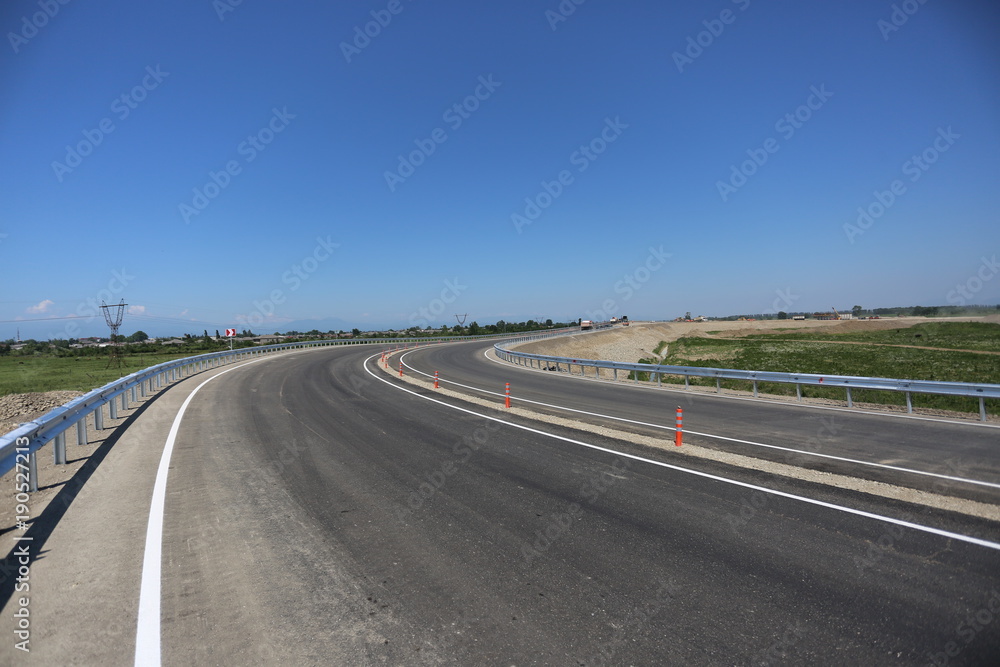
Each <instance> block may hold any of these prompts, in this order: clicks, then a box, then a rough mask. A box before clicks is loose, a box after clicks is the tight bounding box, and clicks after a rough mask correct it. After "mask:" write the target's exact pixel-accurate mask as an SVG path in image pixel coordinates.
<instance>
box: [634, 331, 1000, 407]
mask: <svg viewBox="0 0 1000 667" xmlns="http://www.w3.org/2000/svg"><path fill="white" fill-rule="evenodd" d="M916 334H921V335H920V337H919V338H917V337H916ZM833 340H844V341H854V342H861V343H870V344H869V345H864V344H862V345H840V344H836V343H827V342H820V341H833ZM879 344H881V345H879ZM887 344H888V345H925V346H928V347H936V348H940V349H933V350H925V349H915V348H906V347H885V346H884V345H887ZM998 348H1000V325H997V324H983V323H978V322H931V323H927V324H921V325H918V326H916V327H912V328H909V329H898V330H897V329H890V330H886V331H872V332H866V333H862V334H841V335H831V334H829V333H823V332H819V333H813V332H800V333H797V334H792V335H789V334H785V333H782V334H779V335H778V336H774V335H767V334H764V335H760V334H758V335H753V336H748V337H746V338H738V339H734V338H698V337H687V338H681V339H679V340H676V341H673V342H671V343H670V347H669V351H670V354H669V356H667V357H665V358H656V359H642V360H640V361H641V362H644V363H660V364H666V365H671V366H699V367H712V368H732V369H738V370H757V371H777V372H784V373H820V374H830V375H860V376H869V377H883V378H901V379H909V380H940V381H951V382H985V383H991V384H1000V355H993V354H976V353H974V352H963V351H959V350H963V349H965V350H988V351H993V350H996V349H998ZM642 375H643V374H640V379H646V378H643V377H642ZM663 381H665V382H666V381H669V382H679V383H683V378H679V377H673V378H670V379H668V378H666V377H664V378H663ZM691 383H692V384H696V385H706V386H714V385H715V381H714V380H711V379H697V378H692V379H691ZM722 386H723V387H724V388H728V389H738V390H750V389H752V384H751V383H750V382H744V381H736V380H724V381H723V382H722ZM759 389H760V391H761V392H764V393H768V394H776V395H787V396H794V395H795V385H790V384H778V383H760V385H759ZM802 394H803V396H807V397H816V398H830V399H834V400H844V398H845V393H844V391H843V390H842V389H834V388H829V389H828V388H825V387H806V386H803V388H802ZM912 396H913V404H914V406H916V407H928V408H939V409H943V410H957V411H962V412H977V411H978V410H979V404H978V401H976V400H975V399H971V398H969V399H966V398H961V397H951V396H932V395H921V394H913V395H912ZM853 398H854V400H855V401H857V402H868V403H880V404H887V405H905V403H906V398H905V395H904V394H902V393H897V392H887V391H869V390H856V391H854V392H853ZM987 411H988V412H990V413H991V414H995V413H996V412H997V411H1000V401H987Z"/></svg>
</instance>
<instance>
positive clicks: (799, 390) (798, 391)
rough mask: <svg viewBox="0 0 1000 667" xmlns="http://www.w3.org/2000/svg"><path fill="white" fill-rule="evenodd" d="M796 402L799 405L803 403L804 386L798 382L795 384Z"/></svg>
mask: <svg viewBox="0 0 1000 667" xmlns="http://www.w3.org/2000/svg"><path fill="white" fill-rule="evenodd" d="M795 400H796V401H798V402H799V403H801V402H802V385H800V384H799V383H798V382H796V383H795Z"/></svg>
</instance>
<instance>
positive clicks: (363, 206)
mask: <svg viewBox="0 0 1000 667" xmlns="http://www.w3.org/2000/svg"><path fill="white" fill-rule="evenodd" d="M560 8H561V9H560ZM570 9H571V10H572V12H570V11H569V10H570ZM46 11H47V12H48V15H46V13H45V12H46ZM560 12H561V13H560ZM0 28H2V30H3V33H4V35H5V38H4V43H3V44H0V54H2V55H0V85H2V87H3V91H4V95H3V101H2V103H0V155H2V160H0V183H2V188H3V204H4V205H3V207H2V209H0V267H2V268H0V281H2V292H0V320H3V321H4V322H3V323H2V325H0V338H7V337H12V336H13V335H14V332H15V328H17V327H19V328H20V329H21V335H22V337H27V336H35V337H40V338H48V337H67V334H69V335H74V336H85V335H100V334H102V333H105V332H106V330H107V329H106V326H105V325H104V323H103V320H102V319H101V317H100V314H99V313H98V312H97V311H96V310H95V309H94V305H100V302H101V300H102V299H103V300H106V301H108V302H109V303H112V302H113V303H117V302H118V301H119V300H120V299H124V300H125V301H126V302H127V303H128V304H130V312H129V313H128V314H127V315H126V317H125V323H124V325H123V327H122V331H123V332H124V333H131V332H132V331H135V330H137V329H142V330H144V331H147V332H149V333H151V334H154V335H156V334H172V333H183V332H185V331H187V332H192V333H195V332H197V333H200V332H201V330H202V329H205V328H207V329H209V330H213V329H223V328H226V327H229V326H233V327H237V328H252V329H253V330H254V331H257V332H269V331H282V330H286V329H288V328H289V325H290V324H292V323H295V324H297V325H301V324H302V321H303V320H310V319H318V320H322V321H323V323H324V325H323V326H320V328H321V329H324V330H325V329H326V328H329V326H334V325H335V323H338V322H341V323H342V324H336V326H335V328H342V327H343V328H348V329H349V328H351V327H353V326H357V327H359V328H361V329H366V328H380V327H392V328H405V327H408V326H410V325H412V324H419V325H423V324H431V325H439V324H441V323H447V324H454V322H455V318H454V314H456V313H458V314H466V313H467V314H468V316H469V320H470V321H471V320H477V321H479V322H480V323H481V324H482V323H492V322H495V321H496V320H498V319H500V318H504V319H507V320H515V321H520V320H525V319H528V318H535V319H538V318H542V319H544V318H552V319H554V320H569V319H574V320H575V319H576V318H578V317H584V318H587V317H591V318H594V317H600V316H601V315H609V316H610V315H623V314H624V315H628V316H629V317H631V318H632V319H669V318H673V317H676V316H677V315H680V314H683V313H684V312H685V311H691V312H692V313H694V314H705V315H719V316H721V315H728V314H735V313H743V312H746V313H760V312H767V311H776V310H796V311H798V310H806V311H808V310H826V309H828V308H829V307H830V306H835V307H837V308H845V309H849V308H850V307H851V306H853V305H855V304H859V305H862V306H864V307H877V306H893V305H916V304H921V305H932V304H946V303H954V304H958V303H959V302H965V303H990V304H992V303H997V302H998V301H1000V279H996V280H993V278H994V277H995V275H996V273H997V272H998V271H1000V269H998V268H997V266H996V261H995V255H996V254H997V252H998V250H1000V224H998V211H1000V188H998V187H997V175H998V173H1000V169H998V167H1000V57H998V56H1000V47H998V45H997V42H996V39H995V35H997V34H1000V11H998V8H997V6H996V3H993V2H979V1H972V0H959V1H957V2H943V1H940V0H928V1H927V2H924V3H923V4H921V3H920V2H919V1H918V0H909V1H908V2H896V3H891V2H873V1H871V0H845V1H843V2H839V3H828V2H809V1H798V2H777V1H773V2H763V1H762V0H736V1H731V0H714V1H711V2H689V3H663V2H653V1H644V2H637V1H633V2H609V1H608V0H587V1H586V2H582V4H579V5H577V4H575V3H574V2H572V0H566V1H564V2H562V3H560V2H557V1H556V0H548V1H538V2H528V1H522V0H512V1H509V2H497V3H467V2H457V1H437V2H432V1H430V0H398V1H393V2H390V1H389V0H376V1H365V2H361V1H357V2H355V1H351V2H337V3H325V2H297V1H290V2H282V3H270V2H242V3H240V4H238V5H236V4H233V2H232V0H217V1H216V2H212V1H211V0H174V1H171V2H155V1H153V2H142V3H85V2H70V3H68V4H66V5H60V4H58V2H56V1H55V0H42V1H41V2H39V1H38V0H35V1H33V2H22V1H14V2H5V3H4V6H3V9H0ZM366 31H367V33H368V34H367V35H366V34H365V33H366ZM915 156H916V157H917V161H914V160H913V158H914V157H915ZM859 208H860V209H861V210H862V211H863V212H867V213H868V216H869V217H867V218H865V217H862V218H861V219H860V220H859ZM958 287H961V288H962V289H961V290H960V291H956V290H957V288H958ZM74 315H75V316H76V318H75V319H73V320H47V321H42V322H37V321H29V320H38V319H40V318H57V317H67V316H74ZM15 320H16V321H15ZM326 324H329V326H326Z"/></svg>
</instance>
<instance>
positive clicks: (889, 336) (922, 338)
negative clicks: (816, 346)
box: [745, 322, 1000, 352]
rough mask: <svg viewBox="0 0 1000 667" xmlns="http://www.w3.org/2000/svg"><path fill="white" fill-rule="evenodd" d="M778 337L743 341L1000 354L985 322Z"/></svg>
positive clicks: (998, 331)
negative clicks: (846, 343)
mask: <svg viewBox="0 0 1000 667" xmlns="http://www.w3.org/2000/svg"><path fill="white" fill-rule="evenodd" d="M775 331H781V332H782V333H781V334H780V335H774V334H753V335H751V336H746V338H745V339H746V340H767V339H768V338H771V339H774V338H782V339H785V340H802V341H810V340H812V341H824V340H833V341H849V342H859V343H878V344H882V345H920V346H925V347H940V348H946V349H951V350H984V351H988V352H1000V324H992V323H988V322H924V323H921V324H918V325H916V326H912V327H901V328H899V329H884V330H881V331H866V332H859V333H849V334H830V333H823V332H816V331H801V330H799V331H798V332H797V333H784V332H786V331H794V330H793V329H775Z"/></svg>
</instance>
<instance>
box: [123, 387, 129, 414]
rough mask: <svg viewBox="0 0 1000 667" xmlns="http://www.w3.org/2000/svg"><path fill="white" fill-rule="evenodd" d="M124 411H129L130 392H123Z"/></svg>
mask: <svg viewBox="0 0 1000 667" xmlns="http://www.w3.org/2000/svg"><path fill="white" fill-rule="evenodd" d="M122 410H128V392H127V391H123V392H122Z"/></svg>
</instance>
